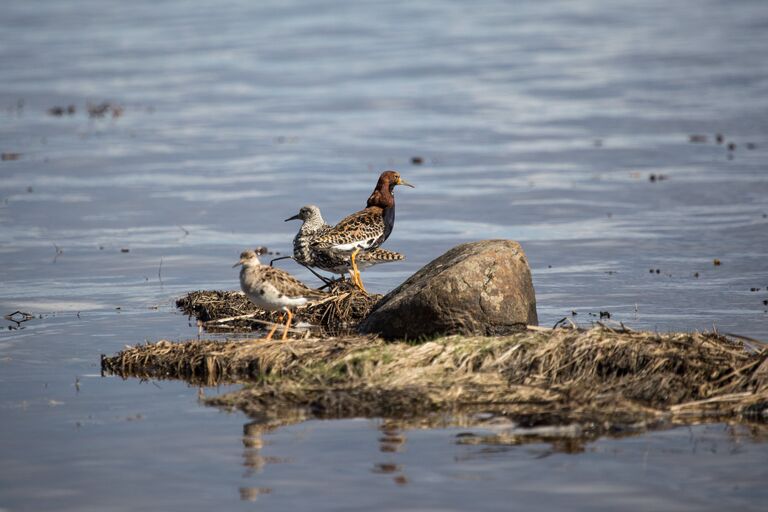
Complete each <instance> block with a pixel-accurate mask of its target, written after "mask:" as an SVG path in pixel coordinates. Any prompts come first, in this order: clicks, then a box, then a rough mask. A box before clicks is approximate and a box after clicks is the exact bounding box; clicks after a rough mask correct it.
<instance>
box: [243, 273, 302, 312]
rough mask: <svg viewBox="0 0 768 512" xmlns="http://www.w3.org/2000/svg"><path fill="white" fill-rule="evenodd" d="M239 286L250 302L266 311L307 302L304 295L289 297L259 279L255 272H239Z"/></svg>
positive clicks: (267, 282) (283, 308)
mask: <svg viewBox="0 0 768 512" xmlns="http://www.w3.org/2000/svg"><path fill="white" fill-rule="evenodd" d="M240 288H241V289H242V290H243V293H245V295H246V297H248V299H249V300H250V301H251V302H253V303H254V304H256V305H257V306H258V307H260V308H262V309H266V310H268V311H281V310H282V311H284V310H286V309H293V308H295V307H298V306H303V305H304V304H306V303H307V302H308V301H307V299H306V298H304V297H289V296H288V295H285V294H284V293H281V292H280V290H278V289H277V287H275V285H273V284H272V283H270V282H269V281H265V280H263V279H261V276H259V275H258V273H256V272H248V271H245V272H241V274H240Z"/></svg>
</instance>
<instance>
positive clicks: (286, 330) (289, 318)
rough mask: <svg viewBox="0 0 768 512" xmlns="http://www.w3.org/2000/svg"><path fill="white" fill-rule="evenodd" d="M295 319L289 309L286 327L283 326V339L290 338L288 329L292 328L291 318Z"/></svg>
mask: <svg viewBox="0 0 768 512" xmlns="http://www.w3.org/2000/svg"><path fill="white" fill-rule="evenodd" d="M292 319H293V313H291V310H290V309H289V310H288V321H287V322H285V327H283V337H282V338H281V339H282V340H286V339H287V338H288V329H290V328H291V320H292Z"/></svg>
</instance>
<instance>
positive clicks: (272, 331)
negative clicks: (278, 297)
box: [264, 315, 283, 341]
mask: <svg viewBox="0 0 768 512" xmlns="http://www.w3.org/2000/svg"><path fill="white" fill-rule="evenodd" d="M282 320H283V317H282V315H281V316H280V321H281V322H282ZM277 325H278V324H275V325H274V326H273V327H272V330H271V331H269V334H267V337H266V338H264V341H270V340H271V339H272V336H273V335H274V334H275V331H276V330H277Z"/></svg>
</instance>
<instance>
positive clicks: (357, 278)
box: [350, 247, 368, 295]
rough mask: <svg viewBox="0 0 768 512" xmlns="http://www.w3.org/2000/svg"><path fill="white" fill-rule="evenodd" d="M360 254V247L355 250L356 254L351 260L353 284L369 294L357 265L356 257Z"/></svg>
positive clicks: (354, 253)
mask: <svg viewBox="0 0 768 512" xmlns="http://www.w3.org/2000/svg"><path fill="white" fill-rule="evenodd" d="M359 252H360V248H359V247H358V248H357V249H355V252H353V253H352V257H351V258H350V260H351V262H352V282H353V283H355V286H357V287H358V288H360V290H361V291H362V292H363V293H365V294H366V295H367V294H368V292H367V291H365V287H364V286H363V279H362V278H361V277H360V271H359V270H358V269H357V263H355V256H357V253H359Z"/></svg>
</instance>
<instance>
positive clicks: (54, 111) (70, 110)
mask: <svg viewBox="0 0 768 512" xmlns="http://www.w3.org/2000/svg"><path fill="white" fill-rule="evenodd" d="M76 111H77V108H76V107H75V106H74V105H68V106H66V107H58V106H57V107H51V108H49V109H48V114H49V115H52V116H55V117H61V116H63V115H64V114H67V115H70V116H72V115H74V114H75V112H76Z"/></svg>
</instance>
